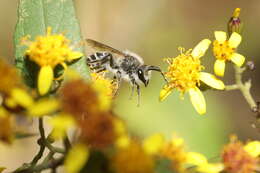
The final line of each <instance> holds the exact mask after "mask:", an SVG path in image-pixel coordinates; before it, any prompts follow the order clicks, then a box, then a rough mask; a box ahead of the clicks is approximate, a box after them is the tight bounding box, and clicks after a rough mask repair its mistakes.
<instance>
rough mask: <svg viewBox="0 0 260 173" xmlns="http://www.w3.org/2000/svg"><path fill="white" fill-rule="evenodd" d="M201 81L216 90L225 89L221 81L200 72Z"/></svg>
mask: <svg viewBox="0 0 260 173" xmlns="http://www.w3.org/2000/svg"><path fill="white" fill-rule="evenodd" d="M200 80H201V81H202V82H204V83H205V84H207V85H208V86H210V87H212V88H215V89H219V90H223V89H224V88H225V85H224V83H223V82H222V81H221V80H219V79H217V78H216V77H215V76H214V75H212V74H209V73H206V72H200Z"/></svg>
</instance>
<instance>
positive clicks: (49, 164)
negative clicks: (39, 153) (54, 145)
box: [13, 157, 64, 173]
mask: <svg viewBox="0 0 260 173" xmlns="http://www.w3.org/2000/svg"><path fill="white" fill-rule="evenodd" d="M63 161H64V157H61V158H59V159H51V160H48V161H43V162H42V163H41V164H39V165H37V166H34V167H28V168H26V167H24V168H23V169H19V170H16V171H14V172H13V173H34V172H41V171H43V170H45V169H53V170H54V169H56V168H57V167H58V166H60V165H62V164H63Z"/></svg>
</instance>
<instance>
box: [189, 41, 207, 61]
mask: <svg viewBox="0 0 260 173" xmlns="http://www.w3.org/2000/svg"><path fill="white" fill-rule="evenodd" d="M210 43H211V41H210V40H209V39H204V40H202V41H200V42H199V44H197V46H195V48H194V49H193V50H192V52H191V55H192V56H193V57H194V58H200V57H202V56H203V55H204V54H205V53H206V51H207V50H208V48H209V45H210Z"/></svg>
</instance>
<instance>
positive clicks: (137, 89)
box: [135, 83, 141, 107]
mask: <svg viewBox="0 0 260 173" xmlns="http://www.w3.org/2000/svg"><path fill="white" fill-rule="evenodd" d="M135 85H136V91H137V97H138V101H137V106H138V107H139V106H140V95H141V91H140V86H139V85H138V84H137V83H135Z"/></svg>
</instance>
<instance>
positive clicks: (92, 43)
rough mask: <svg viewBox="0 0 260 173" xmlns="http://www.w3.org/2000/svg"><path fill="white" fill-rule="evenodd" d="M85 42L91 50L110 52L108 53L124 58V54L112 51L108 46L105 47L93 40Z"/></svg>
mask: <svg viewBox="0 0 260 173" xmlns="http://www.w3.org/2000/svg"><path fill="white" fill-rule="evenodd" d="M85 41H86V43H87V45H88V46H90V47H92V48H93V49H96V50H101V51H106V52H110V53H113V54H117V55H119V56H125V54H124V53H123V52H121V51H119V50H117V49H114V48H112V47H110V46H107V45H105V44H103V43H100V42H97V41H95V40H92V39H86V40H85Z"/></svg>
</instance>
